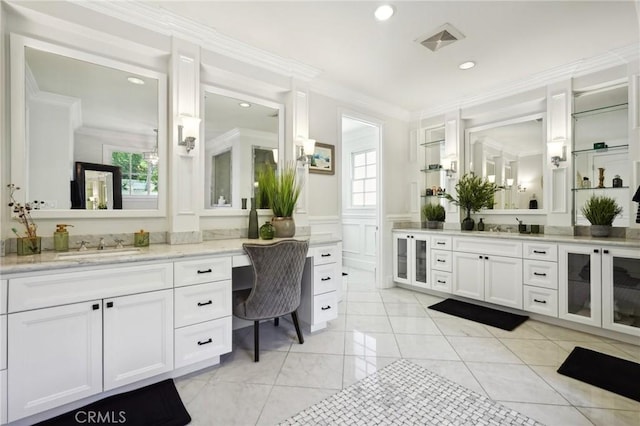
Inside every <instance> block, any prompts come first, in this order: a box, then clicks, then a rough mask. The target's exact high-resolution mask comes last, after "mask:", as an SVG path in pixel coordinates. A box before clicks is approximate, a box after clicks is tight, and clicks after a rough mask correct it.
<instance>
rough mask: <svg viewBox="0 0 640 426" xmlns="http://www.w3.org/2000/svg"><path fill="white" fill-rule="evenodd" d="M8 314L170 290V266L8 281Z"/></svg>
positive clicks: (121, 268) (115, 267) (70, 273)
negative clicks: (9, 287) (9, 292)
mask: <svg viewBox="0 0 640 426" xmlns="http://www.w3.org/2000/svg"><path fill="white" fill-rule="evenodd" d="M9 285H10V286H11V294H10V296H9V312H19V311H26V310H29V309H37V308H46V307H50V306H57V305H67V304H70V303H77V302H84V301H87V300H94V299H106V298H108V297H116V296H123V295H127V294H135V293H144V292H148V291H154V290H162V289H165V288H171V287H173V264H172V263H161V264H151V265H136V266H122V265H118V266H114V267H113V268H109V269H92V270H90V271H78V272H65V273H60V274H56V273H50V272H49V273H47V275H38V276H32V277H24V278H13V279H11V280H10V283H9Z"/></svg>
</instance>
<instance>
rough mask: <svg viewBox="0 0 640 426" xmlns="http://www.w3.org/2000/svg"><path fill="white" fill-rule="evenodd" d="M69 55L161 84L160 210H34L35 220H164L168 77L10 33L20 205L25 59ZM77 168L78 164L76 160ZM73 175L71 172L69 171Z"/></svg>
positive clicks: (14, 167)
mask: <svg viewBox="0 0 640 426" xmlns="http://www.w3.org/2000/svg"><path fill="white" fill-rule="evenodd" d="M27 47H30V48H33V49H37V50H42V51H45V52H49V53H53V54H56V55H62V56H66V57H69V58H72V59H76V60H79V61H85V62H90V63H92V64H96V65H100V66H104V67H109V68H114V69H118V70H121V71H123V72H128V73H133V74H138V75H142V76H144V77H148V78H152V79H156V80H157V81H158V152H159V153H160V163H161V164H162V167H160V168H159V170H158V186H159V187H160V188H163V190H162V191H161V192H160V193H158V208H157V209H148V210H80V209H50V210H47V209H44V210H43V209H40V210H37V211H34V212H33V214H34V217H35V218H44V219H47V218H56V219H58V218H106V217H109V218H126V217H165V216H166V214H167V199H168V192H169V187H168V179H167V176H168V175H169V172H168V168H169V164H170V162H171V161H170V158H169V155H168V152H167V76H166V74H163V73H160V72H157V71H153V70H150V69H146V68H142V67H139V66H136V65H131V64H128V63H125V62H120V61H117V60H114V59H109V58H106V57H102V56H99V55H97V54H93V53H87V52H84V51H80V50H75V49H71V48H67V47H64V46H60V45H57V44H54V43H49V42H46V41H42V40H39V39H36V38H32V37H27V36H23V35H20V34H16V33H11V34H10V58H11V69H10V81H11V182H13V183H15V184H16V185H18V186H20V187H22V188H25V189H26V190H25V191H21V192H22V194H16V195H18V196H19V197H20V199H19V200H17V201H19V202H25V201H26V200H27V199H28V198H27V197H28V196H29V194H28V190H29V189H28V188H29V185H28V169H27V168H28V158H27V152H28V149H27V140H26V137H27V132H26V99H25V94H26V92H25V88H26V76H25V70H26V58H25V48H27ZM74 165H75V161H74ZM70 174H71V171H70Z"/></svg>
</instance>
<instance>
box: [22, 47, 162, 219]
mask: <svg viewBox="0 0 640 426" xmlns="http://www.w3.org/2000/svg"><path fill="white" fill-rule="evenodd" d="M25 74H26V75H25V83H26V84H25V87H26V90H25V97H26V99H25V100H26V102H25V105H26V123H27V124H26V127H27V128H26V135H27V137H26V163H27V164H26V165H27V170H26V175H27V181H28V185H27V187H28V189H27V196H28V198H29V199H33V200H43V201H44V205H43V208H44V209H70V208H78V207H77V203H76V205H74V197H76V198H77V197H78V195H77V194H74V193H73V191H74V188H77V187H78V181H77V179H76V176H75V173H74V164H76V163H78V162H81V163H92V164H99V165H105V166H109V167H117V168H119V170H120V173H121V175H122V183H121V188H119V191H120V192H121V193H122V203H121V206H120V207H118V206H115V205H114V204H113V196H112V195H111V196H110V195H108V191H107V192H105V191H103V190H101V189H100V186H101V183H100V182H105V179H107V178H106V177H105V176H104V175H102V176H101V177H99V178H98V177H91V174H88V175H87V176H86V177H84V176H83V179H84V180H85V182H86V183H87V188H86V191H87V192H86V193H83V194H81V195H80V196H79V197H80V198H83V197H86V200H87V202H86V203H82V204H83V207H82V208H83V209H104V208H106V209H114V208H115V209H118V208H121V209H136V210H139V209H142V210H147V209H158V191H159V189H160V188H158V169H159V168H160V167H162V166H163V165H162V161H161V160H162V159H161V158H160V155H159V148H158V130H157V129H158V126H159V124H158V80H157V79H155V78H150V77H148V76H144V75H140V74H136V73H132V72H128V71H124V70H120V69H116V68H111V67H107V66H102V65H97V64H94V63H90V62H86V61H82V60H78V59H74V58H71V57H68V56H63V55H58V54H55V53H51V52H48V51H44V50H39V49H35V48H32V47H25ZM89 183H91V184H90V185H89ZM94 187H95V191H94V189H92V190H91V191H92V192H91V195H89V192H88V191H89V190H90V189H89V188H94ZM106 187H108V185H107V186H106ZM90 198H91V201H90V200H89V199H90Z"/></svg>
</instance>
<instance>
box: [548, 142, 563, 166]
mask: <svg viewBox="0 0 640 426" xmlns="http://www.w3.org/2000/svg"><path fill="white" fill-rule="evenodd" d="M547 149H548V151H549V155H550V156H551V164H553V165H554V166H556V167H559V166H560V162H561V161H567V150H566V147H565V146H564V145H563V144H562V142H554V143H549V144H548V145H547Z"/></svg>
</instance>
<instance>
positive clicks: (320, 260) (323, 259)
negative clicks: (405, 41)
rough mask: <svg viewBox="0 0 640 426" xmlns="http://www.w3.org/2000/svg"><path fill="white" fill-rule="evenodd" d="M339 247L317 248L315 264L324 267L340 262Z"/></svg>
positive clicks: (314, 252)
mask: <svg viewBox="0 0 640 426" xmlns="http://www.w3.org/2000/svg"><path fill="white" fill-rule="evenodd" d="M340 255H341V253H338V246H335V245H334V246H321V247H316V248H315V249H314V251H313V264H314V265H324V264H326V263H335V262H337V261H338V256H340Z"/></svg>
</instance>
